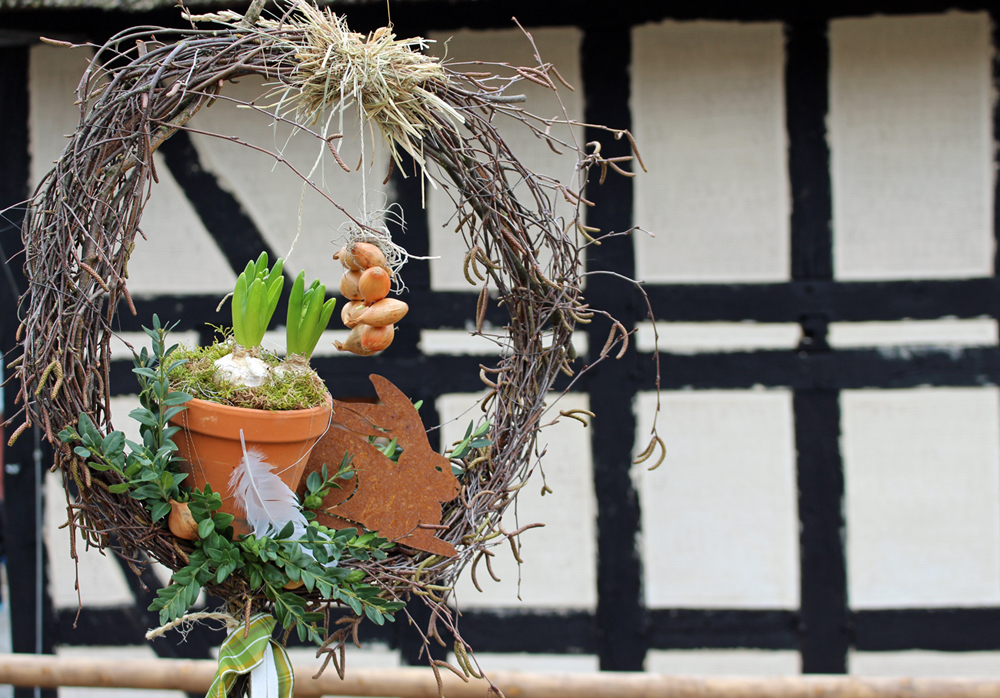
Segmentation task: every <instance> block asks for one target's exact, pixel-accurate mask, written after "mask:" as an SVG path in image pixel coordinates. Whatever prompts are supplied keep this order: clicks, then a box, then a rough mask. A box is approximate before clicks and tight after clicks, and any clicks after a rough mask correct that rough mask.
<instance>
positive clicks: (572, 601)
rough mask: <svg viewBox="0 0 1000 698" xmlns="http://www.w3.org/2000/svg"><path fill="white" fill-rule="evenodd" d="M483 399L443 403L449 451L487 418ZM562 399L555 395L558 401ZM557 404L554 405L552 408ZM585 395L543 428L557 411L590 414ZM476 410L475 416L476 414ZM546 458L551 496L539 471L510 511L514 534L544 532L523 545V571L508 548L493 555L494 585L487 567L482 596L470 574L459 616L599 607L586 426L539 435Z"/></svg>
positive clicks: (561, 426)
mask: <svg viewBox="0 0 1000 698" xmlns="http://www.w3.org/2000/svg"><path fill="white" fill-rule="evenodd" d="M480 397H482V396H481V395H470V394H450V395H442V396H441V397H440V398H438V401H437V409H438V414H439V415H440V417H441V422H442V424H443V425H444V426H443V428H442V432H441V443H442V444H443V446H444V449H445V450H448V449H449V448H450V444H451V443H453V442H454V441H457V440H459V439H461V438H462V436H463V435H464V434H465V430H466V428H467V427H468V425H469V422H470V421H471V420H475V419H477V418H479V417H481V416H482V412H480V411H479V407H478V406H476V405H475V401H476V400H477V399H478V398H480ZM551 399H553V400H554V399H555V395H554V394H553V395H552V396H551ZM550 404H551V403H550ZM588 405H589V400H588V399H587V396H585V395H568V396H566V397H564V398H562V399H561V400H559V402H558V403H557V404H556V406H555V408H553V409H552V410H551V411H550V412H549V413H548V415H551V416H546V417H543V418H542V423H543V424H545V423H548V422H549V421H551V420H552V418H553V417H555V416H558V410H569V409H589V407H588ZM470 408H471V409H470ZM538 443H539V451H546V455H545V456H544V457H543V458H542V461H541V465H542V468H543V469H544V471H545V482H546V483H548V486H549V487H550V488H551V489H552V493H551V494H547V495H545V496H544V497H543V496H542V495H541V489H542V477H541V473H540V472H538V470H537V469H536V471H535V472H534V474H533V475H532V476H531V480H530V482H529V483H528V485H527V486H525V488H524V489H523V490H521V492H520V494H519V495H518V499H517V503H516V505H514V506H511V507H510V509H508V510H507V513H506V514H505V516H504V527H505V528H506V529H507V530H508V531H513V530H515V529H516V528H518V527H520V526H523V525H525V524H529V523H536V522H537V523H544V524H545V527H544V528H536V529H531V530H529V531H526V532H525V533H524V534H523V535H522V536H521V537H520V539H521V549H520V550H521V558H522V559H523V560H524V563H525V564H524V565H522V566H521V567H520V569H518V565H517V563H516V562H515V560H514V558H513V556H512V555H511V551H510V547H509V546H508V545H506V544H504V545H500V546H498V547H496V548H494V549H493V550H494V552H495V553H496V557H494V558H493V569H494V571H495V572H496V573H497V576H498V577H499V578H500V580H501V581H500V582H494V581H493V580H492V579H491V578H490V576H489V573H488V572H487V570H486V564H485V562H482V561H481V562H480V564H479V566H478V568H477V570H476V578H477V580H478V581H479V585H480V587H482V589H483V592H482V593H480V592H478V591H477V590H476V588H475V587H474V586H473V584H472V580H471V577H470V576H469V574H468V572H466V574H463V575H462V578H461V579H460V580H459V583H458V585H457V587H456V600H457V602H458V606H459V608H479V607H508V608H556V609H592V608H594V607H596V604H597V582H596V564H597V563H596V554H597V551H596V543H595V536H596V532H595V518H596V516H597V514H596V503H595V500H594V485H593V463H592V459H591V453H590V436H589V434H588V433H587V432H586V431H584V429H583V427H582V425H580V423H579V422H577V421H575V420H572V419H565V418H564V419H562V420H560V422H559V423H558V424H557V425H555V426H552V427H548V428H546V429H543V430H542V432H541V434H540V435H539V440H538Z"/></svg>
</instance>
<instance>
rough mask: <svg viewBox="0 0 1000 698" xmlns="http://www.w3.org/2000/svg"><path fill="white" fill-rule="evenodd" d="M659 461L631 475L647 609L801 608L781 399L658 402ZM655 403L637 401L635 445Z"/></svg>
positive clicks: (790, 448) (790, 446)
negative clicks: (662, 449)
mask: <svg viewBox="0 0 1000 698" xmlns="http://www.w3.org/2000/svg"><path fill="white" fill-rule="evenodd" d="M660 402H661V413H660V416H659V420H658V426H659V434H660V437H661V438H662V439H663V441H664V443H665V445H666V451H667V453H666V458H665V460H664V461H663V463H662V464H661V465H660V467H659V468H658V469H656V470H654V471H649V470H648V469H647V467H646V466H642V465H640V466H636V468H635V471H634V479H635V481H636V486H637V488H638V491H639V498H640V506H641V509H642V549H643V570H644V589H645V598H646V605H647V606H648V607H650V608H769V609H784V608H787V609H794V608H798V605H799V560H798V547H799V540H798V535H799V534H798V531H799V524H798V518H797V513H796V484H795V444H794V434H793V422H792V397H791V392H790V391H788V390H767V391H765V390H708V391H674V392H664V393H663V394H662V395H661V398H660ZM655 408H656V395H655V393H640V394H639V397H638V400H637V403H636V412H637V417H638V419H637V428H636V444H638V449H637V450H639V449H641V448H643V447H644V446H645V445H646V443H647V441H648V439H649V432H650V429H651V428H652V423H653V414H654V412H655Z"/></svg>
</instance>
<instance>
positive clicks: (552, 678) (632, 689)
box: [0, 654, 1000, 698]
mask: <svg viewBox="0 0 1000 698" xmlns="http://www.w3.org/2000/svg"><path fill="white" fill-rule="evenodd" d="M215 668H216V664H215V662H213V661H207V660H183V659H141V660H128V661H115V660H95V659H77V658H73V659H67V658H59V657H54V656H51V655H28V654H20V655H19V654H0V683H5V684H13V685H15V686H39V687H41V688H57V687H59V686H89V687H103V688H132V689H143V688H145V689H172V690H180V691H187V692H191V693H203V692H205V691H206V690H207V689H208V686H209V684H210V683H211V681H212V677H213V676H214V674H215ZM315 671H316V667H311V668H306V667H301V666H299V667H296V668H295V695H296V696H303V697H304V696H322V695H341V696H398V697H399V698H437V695H438V689H437V682H436V681H435V679H434V674H433V673H432V672H431V670H430V669H423V668H399V669H348V671H347V677H346V678H345V679H344V680H343V681H341V680H340V679H339V678H338V677H337V674H336V672H334V671H328V672H326V673H324V674H323V676H321V677H320V678H319V679H313V678H312V674H313V673H315ZM441 678H442V681H443V682H444V692H445V695H446V696H447V698H485V697H486V688H487V684H486V682H485V681H476V680H472V681H470V682H469V683H464V682H463V681H462V680H461V679H459V678H458V677H457V676H455V675H453V674H451V673H450V672H447V671H442V676H441ZM490 678H491V679H492V680H493V682H494V683H495V684H496V685H497V686H498V687H499V688H500V689H501V690H502V691H503V692H504V695H505V696H506V697H507V698H654V697H655V698H1000V680H987V679H929V678H928V679H924V678H921V679H905V678H878V679H865V678H858V677H853V676H791V677H775V678H758V677H748V678H737V677H727V678H698V677H680V676H661V675H657V674H643V673H622V672H601V673H599V674H528V673H519V672H509V671H497V672H490Z"/></svg>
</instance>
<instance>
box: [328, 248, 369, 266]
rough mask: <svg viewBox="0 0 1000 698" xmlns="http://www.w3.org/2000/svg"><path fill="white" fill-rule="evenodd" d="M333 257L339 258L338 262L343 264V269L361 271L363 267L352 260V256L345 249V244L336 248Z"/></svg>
mask: <svg viewBox="0 0 1000 698" xmlns="http://www.w3.org/2000/svg"><path fill="white" fill-rule="evenodd" d="M333 258H334V259H338V260H340V263H341V264H343V265H344V269H347V270H348V271H361V270H362V269H363V267H361V266H358V263H357V262H356V261H354V257H353V255H351V253H350V252H348V251H347V246H346V245H345V246H344V247H341V248H340V249H339V250H337V251H336V252H335V253H334V255H333Z"/></svg>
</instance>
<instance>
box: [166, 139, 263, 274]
mask: <svg viewBox="0 0 1000 698" xmlns="http://www.w3.org/2000/svg"><path fill="white" fill-rule="evenodd" d="M160 153H161V154H162V155H163V158H164V160H166V163H167V168H168V169H169V170H170V174H171V175H173V177H174V179H175V180H176V181H177V184H178V185H179V186H180V188H181V189H182V190H183V192H184V195H185V196H186V197H187V199H188V201H190V202H191V206H192V207H193V208H194V210H195V211H196V212H197V213H198V217H199V218H201V222H202V224H204V226H205V229H206V230H208V232H209V234H210V235H211V236H212V237H213V238H214V239H215V242H216V244H218V246H219V249H220V250H221V251H222V254H223V255H224V256H225V258H226V261H227V262H229V266H230V267H232V269H233V271H234V272H235V273H237V274H239V273H240V272H242V271H243V269H244V267H246V265H247V261H249V260H251V259H257V257H259V256H260V253H261V252H267V256H268V258H269V259H271V260H272V261H273V260H274V259H276V257H277V255H275V254H274V250H272V249H271V247H270V246H269V245H268V244H267V241H266V240H264V236H263V235H261V233H260V231H259V230H258V229H257V226H256V225H255V224H254V222H253V219H251V218H250V215H249V214H248V213H247V211H246V209H244V208H243V206H242V205H241V204H240V202H239V200H238V199H237V198H236V197H235V196H233V195H232V194H231V193H229V192H228V191H226V190H225V189H223V188H222V187H221V186H219V182H218V180H217V179H216V178H215V175H214V174H212V173H211V172H209V171H208V170H206V169H205V168H204V167H203V166H202V164H201V159H200V158H199V157H198V151H197V150H195V147H194V143H192V142H191V137H190V136H189V135H188V134H187V133H186V132H185V131H178V132H177V133H175V134H174V135H173V136H171V137H170V138H168V139H167V140H166V141H165V142H164V143H163V145H161V146H160Z"/></svg>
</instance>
